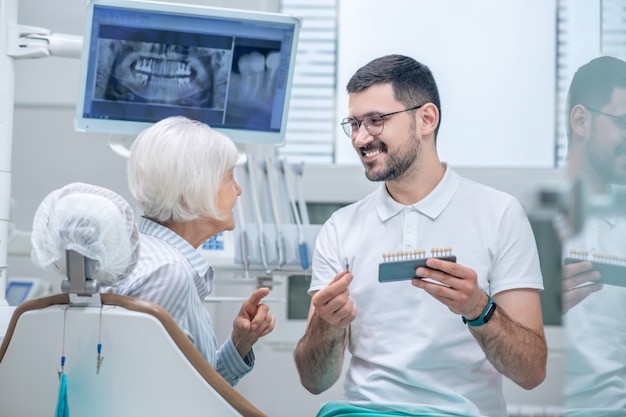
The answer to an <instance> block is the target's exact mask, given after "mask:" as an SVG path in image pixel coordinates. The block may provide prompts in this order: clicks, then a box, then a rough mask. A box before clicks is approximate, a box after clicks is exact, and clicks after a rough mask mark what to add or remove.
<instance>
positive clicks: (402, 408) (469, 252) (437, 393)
mask: <svg viewBox="0 0 626 417" xmlns="http://www.w3.org/2000/svg"><path fill="white" fill-rule="evenodd" d="M441 247H451V248H452V254H453V255H456V257H457V262H458V263H460V264H462V265H465V266H468V267H470V268H472V269H474V270H475V271H476V273H477V274H478V281H479V285H480V286H481V288H483V289H484V290H485V292H486V293H488V294H491V295H494V294H497V293H498V292H500V291H504V290H510V289H514V288H534V289H543V281H542V277H541V271H540V266H539V257H538V254H537V247H536V243H535V240H534V236H533V233H532V229H531V227H530V223H529V221H528V218H527V217H526V214H525V212H524V210H523V208H522V206H521V205H520V204H519V202H518V201H517V200H516V199H515V198H514V197H512V196H510V195H508V194H506V193H503V192H500V191H497V190H495V189H493V188H490V187H487V186H485V185H482V184H478V183H476V182H473V181H470V180H468V179H465V178H463V177H461V176H459V175H458V174H457V173H455V172H454V171H453V170H452V169H451V168H450V167H447V169H446V172H445V175H444V177H443V179H442V181H441V182H440V183H439V185H438V186H437V187H436V188H435V189H434V190H433V191H432V192H431V193H430V194H429V195H428V196H427V197H426V198H424V199H423V200H422V201H420V202H418V203H416V204H413V205H411V206H404V205H401V204H398V203H397V202H396V201H394V200H393V199H392V198H391V197H390V196H389V194H388V193H387V190H386V187H385V186H384V184H381V186H380V187H379V188H378V189H377V190H375V191H374V192H372V193H371V194H369V195H368V196H366V197H365V198H364V199H363V200H361V201H358V202H356V203H354V204H351V205H349V206H347V207H344V208H342V209H340V210H338V211H337V212H335V213H334V214H333V215H332V216H331V217H330V219H329V220H328V221H327V222H326V223H325V224H324V226H323V227H322V229H321V231H320V233H319V234H318V237H317V241H316V244H315V251H314V255H313V260H312V268H313V277H312V281H311V286H310V289H309V291H317V290H320V289H322V288H324V287H325V286H326V285H327V283H328V282H329V281H330V280H331V279H332V278H333V277H335V275H336V274H337V273H338V272H339V271H341V270H342V269H343V268H344V261H343V260H344V258H345V257H347V258H348V260H349V264H350V269H351V270H352V273H353V274H354V280H353V281H352V283H351V284H350V287H349V290H350V294H351V296H352V298H353V300H354V303H355V305H356V308H357V318H356V319H355V320H354V321H353V322H352V325H351V333H350V342H349V346H348V348H349V351H350V353H351V354H352V358H351V363H350V367H349V369H348V371H347V375H346V381H345V394H344V401H346V402H348V403H350V404H353V405H357V406H361V407H367V408H371V409H376V410H386V411H399V412H404V413H407V414H418V415H419V414H422V415H449V414H454V415H456V414H458V415H464V416H490V417H493V416H504V415H506V405H505V402H504V397H503V395H502V377H501V375H500V374H499V373H498V371H496V369H495V368H494V367H493V366H492V365H491V363H489V361H487V359H486V357H485V354H484V353H483V351H482V349H481V348H480V346H479V345H478V343H477V342H476V340H475V339H474V337H473V336H472V335H471V334H470V332H469V330H468V329H467V326H466V325H464V324H463V322H462V320H461V317H460V316H458V315H456V314H454V313H452V312H451V311H450V310H449V309H448V307H446V306H445V305H444V304H442V303H440V302H439V301H437V300H436V299H435V298H433V297H432V296H430V295H429V294H427V293H426V292H425V291H423V290H421V289H419V288H416V287H413V286H412V285H411V283H410V281H397V282H388V283H380V282H379V281H378V266H379V263H380V262H382V261H383V257H382V254H385V253H390V252H397V251H409V250H411V251H412V250H414V249H418V250H419V249H425V250H427V252H428V253H430V249H431V248H441ZM513 319H514V317H513Z"/></svg>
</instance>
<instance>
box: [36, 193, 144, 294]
mask: <svg viewBox="0 0 626 417" xmlns="http://www.w3.org/2000/svg"><path fill="white" fill-rule="evenodd" d="M31 243H32V252H31V258H32V260H33V263H35V265H38V266H40V267H41V268H44V269H48V270H53V271H57V272H60V273H62V274H64V275H65V274H66V273H67V271H66V265H65V259H66V250H73V251H75V252H78V253H80V254H81V255H83V256H84V257H86V258H89V259H91V260H93V261H95V270H94V275H93V279H97V280H98V281H99V282H100V283H101V284H102V285H106V286H115V285H116V284H117V283H119V281H120V280H122V279H124V278H125V277H126V276H127V275H128V274H130V273H131V272H132V270H133V268H134V267H135V265H136V263H137V259H138V257H139V233H138V231H137V224H136V222H135V217H134V213H133V210H132V208H131V207H130V205H129V204H128V202H127V201H126V200H124V198H122V197H121V196H120V195H118V194H116V193H115V192H113V191H111V190H109V189H106V188H103V187H99V186H96V185H91V184H85V183H80V182H76V183H71V184H68V185H66V186H64V187H62V188H60V189H58V190H55V191H53V192H51V193H50V194H48V195H47V196H46V197H45V198H44V200H43V201H42V202H41V204H40V205H39V207H38V208H37V211H36V212H35V217H34V219H33V231H32V235H31Z"/></svg>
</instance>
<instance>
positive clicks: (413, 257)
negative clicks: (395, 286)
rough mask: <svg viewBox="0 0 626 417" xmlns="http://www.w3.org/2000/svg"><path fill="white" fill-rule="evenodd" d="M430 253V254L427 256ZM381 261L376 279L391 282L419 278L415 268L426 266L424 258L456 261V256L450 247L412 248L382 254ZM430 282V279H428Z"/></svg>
mask: <svg viewBox="0 0 626 417" xmlns="http://www.w3.org/2000/svg"><path fill="white" fill-rule="evenodd" d="M428 253H430V255H431V256H427V254H428ZM382 258H383V262H381V263H380V264H379V265H378V281H379V282H391V281H402V280H410V279H413V278H419V277H416V276H415V270H416V269H417V268H418V267H420V266H426V260H427V259H429V258H437V259H442V260H446V261H450V262H456V256H455V255H452V248H451V247H439V248H432V249H431V250H430V251H426V250H424V249H413V250H407V251H398V252H390V253H383V254H382ZM429 281H431V282H432V280H429Z"/></svg>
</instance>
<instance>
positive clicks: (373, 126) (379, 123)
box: [341, 114, 385, 138]
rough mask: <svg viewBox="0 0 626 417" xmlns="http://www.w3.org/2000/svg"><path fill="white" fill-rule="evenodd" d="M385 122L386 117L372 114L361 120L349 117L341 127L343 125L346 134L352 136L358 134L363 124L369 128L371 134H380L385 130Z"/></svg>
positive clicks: (366, 128)
mask: <svg viewBox="0 0 626 417" xmlns="http://www.w3.org/2000/svg"><path fill="white" fill-rule="evenodd" d="M384 124H385V122H384V119H383V118H382V117H381V116H380V115H378V114H371V115H368V116H365V117H364V118H363V120H362V121H360V122H359V121H358V120H357V119H356V118H354V117H347V118H345V119H344V120H343V121H342V123H341V127H343V131H344V132H345V134H346V136H348V137H349V138H352V137H354V136H356V135H357V133H358V132H359V128H360V127H361V125H364V126H365V130H367V132H368V133H369V134H370V135H372V136H377V135H380V134H381V133H382V132H383V127H384Z"/></svg>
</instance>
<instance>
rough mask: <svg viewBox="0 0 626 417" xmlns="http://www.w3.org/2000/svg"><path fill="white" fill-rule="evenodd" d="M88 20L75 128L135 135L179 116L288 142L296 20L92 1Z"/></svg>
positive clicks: (236, 135)
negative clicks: (154, 124)
mask: <svg viewBox="0 0 626 417" xmlns="http://www.w3.org/2000/svg"><path fill="white" fill-rule="evenodd" d="M86 22H87V27H86V30H85V34H84V38H83V39H84V40H83V42H84V44H83V55H82V70H81V77H80V86H79V97H78V105H77V112H76V128H77V130H82V131H91V132H102V133H111V134H125V135H135V134H137V133H139V132H140V131H141V130H143V129H145V128H146V127H148V126H150V125H151V124H153V123H155V122H157V121H159V120H161V119H164V118H166V117H168V116H174V115H180V116H186V117H189V118H192V119H196V120H199V121H202V122H205V123H207V124H209V125H210V126H211V127H213V128H215V129H217V130H220V131H222V132H223V133H225V134H226V135H227V136H229V137H230V138H231V139H232V140H234V141H235V142H248V143H261V144H269V143H271V144H280V143H283V141H284V136H285V128H286V124H287V111H288V107H289V97H290V93H291V83H292V78H293V69H294V65H295V55H296V50H297V41H298V35H299V31H300V25H301V22H300V20H299V19H298V18H296V17H292V16H287V15H283V14H277V13H263V12H251V11H246V10H232V9H223V8H212V7H203V6H196V5H187V4H175V3H162V2H149V1H137V0H132V1H130V0H92V1H91V2H90V3H89V6H88V9H87V18H86Z"/></svg>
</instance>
